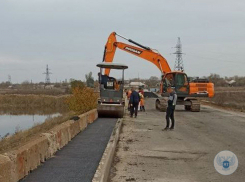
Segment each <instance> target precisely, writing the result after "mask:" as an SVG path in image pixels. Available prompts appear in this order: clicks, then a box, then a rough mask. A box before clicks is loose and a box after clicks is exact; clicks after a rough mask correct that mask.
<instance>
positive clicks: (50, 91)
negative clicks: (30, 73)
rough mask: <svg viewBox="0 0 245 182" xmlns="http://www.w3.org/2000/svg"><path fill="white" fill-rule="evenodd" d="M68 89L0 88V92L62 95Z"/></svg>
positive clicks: (67, 91)
mask: <svg viewBox="0 0 245 182" xmlns="http://www.w3.org/2000/svg"><path fill="white" fill-rule="evenodd" d="M69 92H70V90H69V89H60V88H54V89H2V88H1V89H0V94H18V95H27V94H35V95H64V94H67V93H69Z"/></svg>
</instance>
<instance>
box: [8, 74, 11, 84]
mask: <svg viewBox="0 0 245 182" xmlns="http://www.w3.org/2000/svg"><path fill="white" fill-rule="evenodd" d="M8 82H9V83H10V84H11V75H8Z"/></svg>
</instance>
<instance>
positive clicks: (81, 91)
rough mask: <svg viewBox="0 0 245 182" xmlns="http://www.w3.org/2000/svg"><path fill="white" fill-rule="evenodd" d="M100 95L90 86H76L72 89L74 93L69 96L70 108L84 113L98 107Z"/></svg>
mask: <svg viewBox="0 0 245 182" xmlns="http://www.w3.org/2000/svg"><path fill="white" fill-rule="evenodd" d="M97 99H98V95H97V94H95V93H94V90H93V89H91V88H88V87H76V88H74V89H73V90H72V95H71V96H69V97H68V99H67V103H68V106H69V109H70V110H72V111H74V112H76V113H77V114H82V113H85V112H87V111H90V110H91V109H94V108H96V105H97Z"/></svg>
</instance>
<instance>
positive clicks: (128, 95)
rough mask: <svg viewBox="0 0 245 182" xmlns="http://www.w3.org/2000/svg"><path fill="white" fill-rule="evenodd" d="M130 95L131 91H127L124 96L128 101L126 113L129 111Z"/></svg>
mask: <svg viewBox="0 0 245 182" xmlns="http://www.w3.org/2000/svg"><path fill="white" fill-rule="evenodd" d="M131 94H132V91H131V90H130V89H129V90H128V91H127V92H126V95H127V99H128V111H130V103H129V101H130V96H131Z"/></svg>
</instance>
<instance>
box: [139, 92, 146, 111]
mask: <svg viewBox="0 0 245 182" xmlns="http://www.w3.org/2000/svg"><path fill="white" fill-rule="evenodd" d="M139 95H140V111H144V112H145V100H144V95H143V94H142V93H141V92H139Z"/></svg>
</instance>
